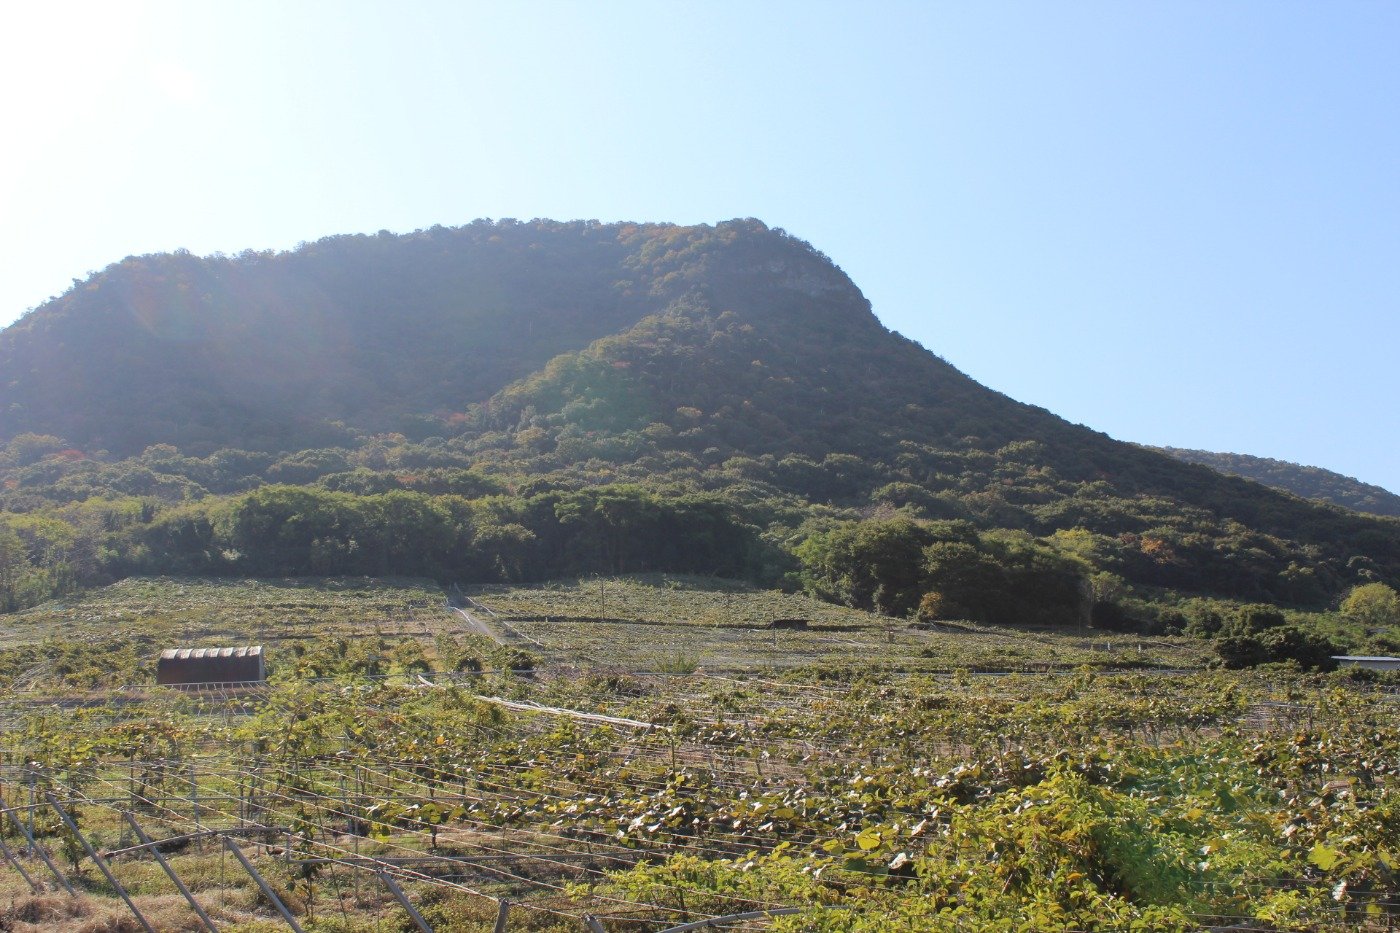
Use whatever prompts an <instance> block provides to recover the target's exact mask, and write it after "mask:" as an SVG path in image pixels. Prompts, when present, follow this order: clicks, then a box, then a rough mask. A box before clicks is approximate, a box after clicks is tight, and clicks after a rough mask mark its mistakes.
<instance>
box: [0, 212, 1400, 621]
mask: <svg viewBox="0 0 1400 933" xmlns="http://www.w3.org/2000/svg"><path fill="white" fill-rule="evenodd" d="M989 339H992V338H990V337H989ZM0 440H3V441H4V442H5V447H4V449H3V451H2V452H0V504H2V505H3V506H4V507H5V508H6V509H7V510H8V515H9V518H6V519H5V520H6V521H7V522H8V525H9V527H10V528H11V529H12V530H13V533H14V534H15V535H17V536H19V539H20V540H21V541H22V542H24V543H26V544H28V546H29V550H28V557H27V560H28V561H29V565H30V567H31V569H32V570H33V575H32V578H33V580H35V581H37V582H34V584H33V586H34V587H35V591H36V592H37V591H39V590H41V589H43V587H45V586H48V587H51V588H53V587H62V586H64V585H69V584H71V582H72V581H73V580H74V579H78V580H81V579H90V578H95V577H98V576H101V575H102V574H106V575H108V576H111V575H120V574H123V573H129V572H136V571H142V572H170V571H172V570H178V571H180V572H199V573H244V574H255V573H263V574H266V573H298V572H306V573H325V572H336V573H340V572H348V573H368V572H375V573H384V572H402V573H433V574H437V575H440V576H444V577H449V576H450V577H453V578H456V579H511V578H520V577H542V576H549V575H558V574H569V573H579V572H603V571H606V572H625V571H630V570H636V569H682V570H686V571H688V572H724V573H734V574H745V575H749V576H753V577H756V578H759V579H764V580H769V581H774V580H779V579H787V580H789V581H791V580H797V579H799V578H801V579H805V580H806V581H807V584H808V585H810V586H812V587H813V588H814V589H816V590H821V589H822V587H827V590H823V591H824V592H826V591H828V590H829V591H830V592H831V593H835V594H837V595H836V596H835V597H834V598H841V599H845V600H848V601H853V602H858V603H861V604H869V605H873V606H876V607H877V608H881V609H884V610H887V611H896V612H904V611H909V607H911V606H912V605H914V604H915V603H918V602H919V596H920V594H921V592H923V591H924V590H925V589H927V587H928V586H930V585H931V584H930V582H929V578H928V573H929V572H930V571H928V570H927V567H926V565H925V564H924V563H923V561H924V557H922V556H921V555H923V554H924V553H925V552H926V551H927V549H928V548H933V551H927V553H930V554H933V553H935V552H937V554H939V555H941V557H939V558H938V560H939V561H942V563H938V562H937V561H935V562H934V564H936V565H937V566H938V567H941V568H943V569H941V570H939V571H938V574H942V575H943V577H945V578H947V579H952V577H957V578H958V579H960V580H963V584H962V590H963V591H969V588H971V589H977V587H981V588H982V589H983V590H1001V589H1006V590H1007V591H1011V590H1014V589H1015V588H1016V587H1017V586H1019V585H1020V584H1017V583H1015V580H1021V579H1024V580H1040V581H1042V582H1043V581H1047V580H1050V579H1052V578H1053V579H1054V580H1055V581H1056V582H1055V584H1054V586H1055V587H1057V592H1058V593H1060V596H1059V597H1057V599H1059V605H1060V606H1061V607H1062V608H1063V612H1062V613H1061V614H1060V616H1058V618H1061V619H1063V618H1065V617H1067V614H1069V613H1071V612H1073V611H1077V610H1074V609H1073V606H1074V605H1077V604H1078V603H1079V602H1081V595H1080V594H1081V593H1085V592H1088V591H1089V590H1088V589H1087V588H1088V587H1089V585H1090V580H1091V578H1092V579H1093V580H1097V582H1096V583H1094V584H1093V585H1094V587H1097V589H1095V590H1094V592H1103V593H1107V594H1122V593H1129V594H1131V595H1132V597H1133V598H1135V599H1142V600H1146V601H1149V602H1151V601H1160V600H1163V599H1166V600H1168V601H1170V600H1173V599H1178V598H1180V597H1183V596H1185V595H1189V594H1206V595H1210V596H1212V597H1228V598H1231V599H1248V600H1266V601H1270V602H1275V603H1282V604H1288V605H1294V606H1303V607H1325V606H1327V605H1328V604H1334V603H1335V602H1336V600H1338V599H1339V598H1340V596H1341V595H1342V594H1343V593H1344V592H1345V591H1346V590H1347V589H1348V588H1349V587H1352V586H1355V585H1358V584H1361V583H1367V582H1375V581H1379V582H1383V583H1389V584H1391V585H1395V584H1397V583H1400V522H1397V521H1394V520H1386V519H1379V518H1371V517H1366V516H1361V515H1357V514H1355V513H1352V512H1348V511H1345V510H1342V509H1337V508H1333V507H1330V506H1324V505H1319V504H1315V503H1310V502H1305V501H1302V500H1299V499H1297V498H1295V497H1292V496H1288V495H1283V494H1281V493H1278V492H1275V491H1273V490H1270V489H1267V488H1265V487H1263V486H1261V485H1259V484H1257V483H1252V482H1247V481H1245V480H1242V479H1239V478H1235V477H1229V476H1224V475H1221V474H1220V473H1218V472H1216V471H1214V470H1212V469H1209V468H1206V467H1203V466H1199V465H1194V464H1189V463H1183V462H1181V461H1179V460H1177V459H1175V458H1173V457H1170V456H1167V455H1165V454H1163V453H1160V452H1157V451H1153V450H1148V449H1144V448H1141V447H1138V446H1135V445H1130V444H1125V443H1121V442H1118V441H1115V440H1113V439H1111V438H1109V437H1107V436H1106V435H1103V434H1101V433H1098V432H1095V431H1092V430H1090V429H1088V428H1086V427H1083V426H1079V425H1073V424H1070V423H1068V422H1066V421H1064V420H1063V419H1061V418H1058V417H1056V416H1055V415H1053V414H1051V413H1050V412H1048V411H1045V410H1044V409H1041V408H1036V407H1034V406H1031V405H1027V404H1023V403H1021V402H1017V401H1014V400H1012V399H1010V398H1007V397H1006V396H1004V395H1002V394H1000V393H998V392H995V391H993V390H991V389H988V388H986V387H984V386H981V385H979V384H978V383H976V382H974V381H973V380H971V379H969V378H968V377H967V376H965V375H963V374H962V373H960V372H958V371H957V370H956V369H955V368H954V367H952V366H951V365H949V364H948V363H947V362H945V361H943V360H942V359H940V358H939V357H937V356H935V355H934V354H933V353H931V352H929V351H928V350H926V349H924V348H923V347H921V346H920V345H918V344H917V343H914V342H913V341H911V340H908V339H906V338H904V337H902V336H900V335H898V334H896V333H892V332H891V331H889V330H887V329H886V328H885V327H884V326H883V325H881V324H880V322H879V320H878V319H877V318H876V317H875V315H874V313H873V311H872V309H871V307H870V305H869V303H868V302H867V301H866V299H865V298H864V296H863V295H862V294H861V292H860V290H859V289H858V288H857V287H856V285H855V283H853V282H852V281H851V280H850V279H849V278H848V277H847V276H846V275H845V274H844V273H843V272H842V271H841V270H840V269H839V268H838V267H837V266H836V265H835V264H833V263H832V262H831V261H830V260H829V259H828V258H827V257H826V256H824V255H822V254H821V253H820V252H819V251H817V250H816V249H814V248H813V247H812V246H811V245H809V244H807V243H805V242H803V241H801V240H799V239H797V238H795V237H792V236H790V235H788V234H786V233H785V232H783V231H781V230H777V229H771V228H769V227H767V226H765V225H764V224H762V223H760V222H758V221H755V220H736V221H729V222H725V223H721V224H717V225H714V226H708V225H701V226H693V227H680V226H673V225H666V224H635V223H623V224H600V223H596V222H575V223H555V222H550V221H531V222H529V223H520V222H516V221H499V222H494V223H493V222H488V221H477V222H475V223H472V224H469V225H467V226H464V227H458V228H443V227H437V228H433V229H431V230H426V231H419V232H416V233H413V234H408V235H404V236H393V235H390V234H387V233H381V234H379V235H376V236H341V237H332V238H329V239H326V240H322V241H319V242H317V243H313V244H308V245H305V246H302V247H300V248H299V249H297V250H294V251H291V252H286V253H276V254H272V253H251V252H249V253H243V254H240V255H238V256H234V257H226V256H214V257H204V258H200V257H195V256H191V255H189V254H173V255H157V256H143V257H134V258H129V259H126V260H124V261H122V262H120V263H117V264H115V265H113V266H111V267H109V268H108V269H106V270H104V271H103V272H101V273H98V274H96V275H94V276H93V277H91V278H90V279H89V280H88V281H86V282H83V283H79V284H77V285H75V287H74V288H73V289H72V290H71V291H70V292H69V293H67V294H66V295H64V296H62V297H61V298H59V299H56V300H55V301H53V302H50V303H49V304H47V305H45V306H43V307H40V308H38V309H36V310H35V311H33V312H32V313H30V314H29V315H27V316H26V317H25V318H23V319H22V320H21V321H19V322H17V323H16V324H15V325H13V326H11V327H10V328H8V329H7V330H5V331H4V332H3V333H0ZM289 486H290V487H299V489H297V490H293V489H290V488H288V487H289ZM0 518H5V516H0ZM61 527H69V528H70V529H72V530H71V531H70V532H61V530H58V529H60V528H61ZM852 529H854V530H852ZM867 532H868V533H867ZM4 533H5V528H4V527H3V524H2V523H0V563H3V545H4V540H3V535H4ZM65 535H66V537H65ZM843 536H845V537H843ZM852 536H854V537H852ZM804 542H807V543H804ZM811 542H815V543H811ZM804 548H805V550H804ZM841 548H847V550H846V551H841ZM862 549H864V550H862ZM838 551H839V552H840V553H841V554H845V555H846V556H833V555H836V554H837V552H838ZM55 555H57V556H55ZM75 555H76V556H75ZM956 555H961V556H960V557H957V561H961V563H959V564H958V565H957V566H958V569H957V572H956V573H953V572H952V571H950V570H948V569H947V568H948V566H950V565H949V563H948V562H949V561H951V560H953V558H954V556H956ZM929 559H930V560H932V558H929ZM833 561H835V563H833ZM957 561H954V563H957ZM843 562H844V563H843ZM881 562H884V563H881ZM854 564H861V565H863V566H866V565H868V566H867V569H869V567H876V566H879V567H885V566H886V565H888V567H895V566H896V565H898V567H899V568H902V569H899V570H897V571H895V570H890V571H889V572H888V573H886V572H885V571H883V570H882V571H880V572H879V573H876V574H875V575H874V576H873V577H870V579H871V580H876V582H872V583H870V584H869V585H868V586H867V585H866V583H862V582H859V581H860V580H864V579H866V577H869V576H870V575H869V574H866V575H865V576H862V575H861V574H859V573H854V571H852V573H847V571H848V570H852V568H851V566H848V565H854ZM934 564H929V565H927V566H934ZM818 566H820V567H822V568H825V569H823V570H821V571H820V572H821V573H824V574H827V576H828V577H829V578H830V579H828V580H827V582H826V583H819V582H814V580H815V577H814V576H813V575H814V574H816V573H817V572H818V571H817V570H816V569H814V568H817V567H818ZM0 569H3V568H0ZM40 570H42V571H43V573H42V574H41V573H40ZM853 574H854V575H853ZM1018 574H1019V575H1020V576H1017V575H1018ZM950 575H951V576H950ZM876 578H878V580H877V579H876ZM1013 578H1014V579H1013ZM24 579H30V577H25V578H24ZM968 581H981V582H980V583H977V584H976V585H975V586H974V585H973V583H970V582H968ZM1114 581H1119V582H1114ZM0 582H3V575H0ZM1037 585H1039V584H1037ZM951 586H952V584H951V583H948V584H947V585H946V586H944V587H943V591H940V594H941V596H948V592H945V591H949V587H951ZM1125 587H1126V588H1127V589H1125ZM2 588H3V587H0V589H2ZM896 591H897V593H898V595H897V596H896V595H891V594H894V593H896ZM949 592H950V591H949ZM1025 592H1026V593H1027V594H1029V595H1027V597H1026V599H1025V600H1023V601H1022V602H1021V603H1019V604H1018V605H1019V606H1020V607H1022V608H1025V607H1029V606H1031V605H1032V603H1033V602H1034V599H1033V597H1034V596H1035V594H1036V593H1041V594H1042V595H1043V593H1044V592H1046V591H1045V590H1043V589H1041V590H1036V589H1035V587H1034V586H1030V585H1029V584H1028V585H1027V588H1025ZM924 595H928V594H927V593H925V594H924ZM963 596H964V598H960V599H957V600H954V599H952V598H951V597H949V599H948V600H946V601H945V602H947V604H948V605H957V606H959V607H961V608H963V609H967V607H968V600H967V598H965V597H966V592H964V594H963ZM23 598H24V597H22V596H19V595H15V596H13V600H20V601H22V599H23ZM1035 598H1039V597H1035ZM1095 598H1098V597H1095ZM1105 598H1106V599H1107V598H1109V597H1107V596H1106V597H1105ZM1113 598H1118V597H1117V596H1114V597H1113ZM4 599H5V596H4V594H3V593H0V601H3V600H4ZM1043 601H1044V600H1042V602H1043ZM949 611H951V610H949ZM968 611H971V610H968ZM1001 611H1002V610H995V612H1001ZM1006 611H1007V612H1009V611H1010V610H1006ZM1017 611H1019V610H1017ZM995 612H994V611H993V610H992V609H986V610H985V611H984V612H983V615H985V616H987V617H992V616H993V615H995Z"/></svg>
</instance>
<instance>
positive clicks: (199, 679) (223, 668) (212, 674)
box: [156, 645, 266, 687]
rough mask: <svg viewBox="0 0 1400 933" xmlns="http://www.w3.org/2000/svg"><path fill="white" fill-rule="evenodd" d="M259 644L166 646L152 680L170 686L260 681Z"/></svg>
mask: <svg viewBox="0 0 1400 933" xmlns="http://www.w3.org/2000/svg"><path fill="white" fill-rule="evenodd" d="M265 679H266V676H265V674H264V671H263V649H262V645H249V646H245V647H242V648H167V649H165V650H164V651H162V652H161V653H160V661H158V662H157V663H156V683H158V684H167V685H170V686H176V687H179V686H200V685H210V684H245V683H261V682H262V681H264V680H265Z"/></svg>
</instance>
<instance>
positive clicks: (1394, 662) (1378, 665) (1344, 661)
mask: <svg viewBox="0 0 1400 933" xmlns="http://www.w3.org/2000/svg"><path fill="white" fill-rule="evenodd" d="M1332 660H1333V661H1336V662H1337V666H1338V667H1364V668H1366V669H1367V670H1372V671H1400V658H1387V657H1376V656H1374V655H1365V654H1334V655H1332Z"/></svg>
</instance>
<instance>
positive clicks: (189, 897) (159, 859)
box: [122, 810, 219, 933]
mask: <svg viewBox="0 0 1400 933" xmlns="http://www.w3.org/2000/svg"><path fill="white" fill-rule="evenodd" d="M122 816H124V817H126V822H127V823H128V824H129V825H130V826H131V829H132V831H133V832H135V833H136V838H137V839H139V840H140V841H141V844H142V845H144V846H145V847H146V848H148V849H150V850H151V854H152V855H154V856H155V859H156V864H158V865H160V867H161V868H162V869H164V870H165V873H166V874H167V875H169V876H170V880H171V881H173V882H175V887H177V888H179V890H180V895H181V896H182V897H184V899H185V900H186V901H187V902H188V903H189V905H190V907H191V908H193V910H194V912H195V913H196V914H198V915H199V921H200V922H201V923H203V924H204V928H205V929H207V930H208V931H209V933H219V928H218V927H217V926H215V925H214V921H213V920H210V919H209V915H208V914H206V913H205V912H204V908H203V907H200V906H199V902H198V901H196V900H195V899H194V895H193V894H191V893H190V889H189V888H187V887H185V883H184V882H183V881H181V880H180V876H179V875H177V874H175V869H174V868H171V867H170V863H169V862H167V861H166V860H165V856H164V855H161V854H160V846H159V845H158V844H156V843H154V842H152V841H151V837H150V836H148V835H146V831H145V830H144V829H142V828H141V824H140V823H138V822H136V817H134V816H132V815H131V811H129V810H128V811H127V812H125V813H123V814H122Z"/></svg>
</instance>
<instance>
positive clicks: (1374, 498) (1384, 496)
mask: <svg viewBox="0 0 1400 933" xmlns="http://www.w3.org/2000/svg"><path fill="white" fill-rule="evenodd" d="M1154 449H1156V450H1160V451H1161V452H1162V453H1164V454H1166V455H1167V456H1169V457H1175V458H1176V459H1178V460H1184V461H1186V462H1187V463H1200V464H1203V465H1205V466H1208V467H1210V468H1211V469H1215V470H1219V471H1220V472H1221V473H1229V474H1230V475H1231V476H1243V477H1244V478H1245V479H1252V480H1254V481H1255V482H1256V483H1263V484H1264V485H1265V486H1272V487H1273V488H1275V489H1282V490H1283V491H1284V492H1291V493H1293V495H1295V496H1302V497H1303V498H1305V499H1321V500H1322V501H1324V502H1331V503H1332V504H1334V505H1340V506H1342V507H1344V508H1348V509H1355V510H1356V511H1358V512H1369V513H1370V514H1372V515H1388V516H1391V517H1392V518H1400V496H1397V495H1396V494H1395V493H1393V492H1391V491H1390V490H1388V489H1384V488H1382V487H1380V486H1373V485H1371V484H1370V483H1363V482H1361V481H1360V480H1358V479H1354V478H1352V477H1350V476H1343V475H1342V474H1341V473H1334V472H1332V471H1331V470H1324V469H1323V468H1322V467H1315V466H1303V465H1302V464H1299V463H1290V462H1289V461H1287V460H1273V459H1270V458H1268V457H1252V456H1250V455H1249V454H1222V453H1213V452H1212V451H1209V450H1190V449H1185V448H1181V447H1157V448H1154Z"/></svg>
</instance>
